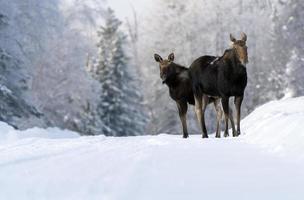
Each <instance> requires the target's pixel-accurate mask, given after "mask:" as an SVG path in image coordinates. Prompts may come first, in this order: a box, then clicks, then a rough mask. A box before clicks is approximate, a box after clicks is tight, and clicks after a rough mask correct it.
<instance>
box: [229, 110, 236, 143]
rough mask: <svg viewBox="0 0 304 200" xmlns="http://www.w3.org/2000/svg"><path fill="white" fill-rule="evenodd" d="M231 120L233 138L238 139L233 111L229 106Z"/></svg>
mask: <svg viewBox="0 0 304 200" xmlns="http://www.w3.org/2000/svg"><path fill="white" fill-rule="evenodd" d="M229 119H230V124H231V128H232V135H233V137H236V136H237V133H236V130H235V124H234V118H233V112H232V109H231V108H230V106H229Z"/></svg>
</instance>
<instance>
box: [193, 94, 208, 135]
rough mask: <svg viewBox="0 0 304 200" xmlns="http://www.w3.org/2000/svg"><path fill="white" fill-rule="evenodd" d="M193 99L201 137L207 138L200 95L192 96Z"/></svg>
mask: <svg viewBox="0 0 304 200" xmlns="http://www.w3.org/2000/svg"><path fill="white" fill-rule="evenodd" d="M194 100H195V113H196V117H197V121H198V123H199V126H200V127H201V130H202V132H203V138H207V137H208V134H207V129H206V126H205V120H204V118H203V113H202V104H203V102H202V96H194Z"/></svg>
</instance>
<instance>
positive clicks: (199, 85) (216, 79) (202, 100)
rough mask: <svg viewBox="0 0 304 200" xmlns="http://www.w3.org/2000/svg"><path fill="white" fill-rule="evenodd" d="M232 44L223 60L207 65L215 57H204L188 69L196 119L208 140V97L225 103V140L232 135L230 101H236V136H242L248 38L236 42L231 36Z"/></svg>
mask: <svg viewBox="0 0 304 200" xmlns="http://www.w3.org/2000/svg"><path fill="white" fill-rule="evenodd" d="M230 40H231V42H232V48H230V49H227V50H225V52H224V54H223V55H222V56H221V57H219V58H217V59H216V60H214V61H212V62H211V63H209V64H208V61H209V60H210V59H214V58H215V57H213V56H202V57H200V58H198V59H196V60H195V61H194V62H193V63H192V64H191V66H190V68H189V70H190V76H191V80H192V86H193V93H194V99H195V110H196V115H197V118H198V121H199V123H200V125H201V127H202V130H203V137H207V130H206V128H205V127H206V126H205V121H204V112H205V107H206V105H207V104H208V100H207V99H208V97H216V98H218V97H220V98H221V100H222V106H223V110H224V113H225V133H224V136H225V137H227V136H228V135H229V133H228V118H230V119H231V118H232V117H231V112H230V113H229V98H230V97H234V104H235V107H236V113H237V132H236V131H235V129H234V125H233V123H232V128H233V136H238V135H240V134H241V130H240V119H241V104H242V101H243V96H244V91H245V88H246V85H247V72H246V64H247V63H248V55H247V46H246V41H247V36H246V34H245V33H242V34H241V39H240V40H237V39H235V38H234V37H233V36H232V35H231V34H230ZM216 137H220V135H218V134H217V135H216Z"/></svg>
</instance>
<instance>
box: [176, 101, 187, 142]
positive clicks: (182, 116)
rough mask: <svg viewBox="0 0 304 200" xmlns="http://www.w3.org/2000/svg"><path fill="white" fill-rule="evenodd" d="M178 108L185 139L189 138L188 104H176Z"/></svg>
mask: <svg viewBox="0 0 304 200" xmlns="http://www.w3.org/2000/svg"><path fill="white" fill-rule="evenodd" d="M176 104H177V108H178V114H179V118H180V120H181V123H182V127H183V138H187V137H189V134H188V130H187V109H188V105H187V102H176Z"/></svg>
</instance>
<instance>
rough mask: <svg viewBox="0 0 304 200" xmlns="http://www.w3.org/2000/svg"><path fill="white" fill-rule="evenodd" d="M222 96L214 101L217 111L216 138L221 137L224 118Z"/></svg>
mask: <svg viewBox="0 0 304 200" xmlns="http://www.w3.org/2000/svg"><path fill="white" fill-rule="evenodd" d="M220 101H221V100H220V98H218V99H216V100H215V101H214V108H215V111H216V134H215V137H216V138H220V137H221V120H222V114H223V112H222V107H221V105H220Z"/></svg>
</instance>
